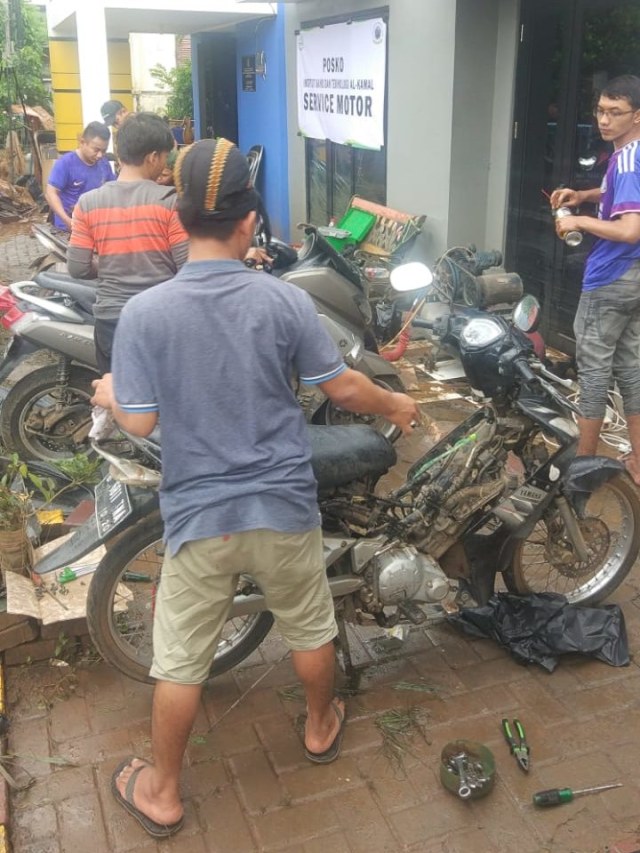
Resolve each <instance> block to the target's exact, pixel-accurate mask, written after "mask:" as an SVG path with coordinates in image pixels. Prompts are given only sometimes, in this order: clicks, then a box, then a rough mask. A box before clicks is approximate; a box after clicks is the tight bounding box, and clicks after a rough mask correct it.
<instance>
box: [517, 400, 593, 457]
mask: <svg viewBox="0 0 640 853" xmlns="http://www.w3.org/2000/svg"><path fill="white" fill-rule="evenodd" d="M516 405H517V407H518V408H519V409H520V410H521V411H522V412H523V413H524V414H525V415H526V416H527V417H529V418H531V420H532V421H535V422H536V423H538V424H540V425H541V426H543V427H544V429H545V430H546V431H547V432H550V433H552V435H554V436H555V437H556V438H557V439H558V440H559V441H560V443H561V444H562V445H567V444H568V443H571V442H574V441H577V438H578V426H577V424H576V422H575V421H574V420H573V418H571V417H570V416H569V415H568V414H567V412H564V411H561V410H560V409H556V408H553V407H552V405H551V403H550V401H549V400H548V399H547V398H546V397H542V396H540V397H538V396H535V395H533V394H532V395H527V396H521V397H520V398H519V399H518V400H517V402H516Z"/></svg>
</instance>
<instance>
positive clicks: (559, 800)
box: [533, 782, 622, 806]
mask: <svg viewBox="0 0 640 853" xmlns="http://www.w3.org/2000/svg"><path fill="white" fill-rule="evenodd" d="M621 787H622V782H616V783H614V784H613V785H599V786H598V787H596V788H581V789H580V790H578V791H573V790H572V789H571V788H550V789H549V790H548V791H538V793H537V794H534V795H533V804H534V805H535V806H561V805H562V804H563V803H570V802H571V800H573V799H575V798H576V797H584V796H585V795H586V794H596V793H597V792H598V791H608V790H609V789H610V788H621Z"/></svg>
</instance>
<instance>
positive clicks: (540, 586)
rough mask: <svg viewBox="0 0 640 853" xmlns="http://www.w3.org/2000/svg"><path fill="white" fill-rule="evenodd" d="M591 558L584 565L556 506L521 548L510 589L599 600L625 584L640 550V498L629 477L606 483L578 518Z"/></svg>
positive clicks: (511, 570)
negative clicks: (565, 532)
mask: <svg viewBox="0 0 640 853" xmlns="http://www.w3.org/2000/svg"><path fill="white" fill-rule="evenodd" d="M578 524H579V526H580V529H581V531H582V535H583V538H584V539H585V542H586V544H587V548H588V550H589V554H590V558H589V560H588V561H587V562H586V563H581V562H579V561H578V560H577V559H575V556H574V555H573V554H572V551H571V546H570V545H569V544H568V543H567V542H566V539H565V538H564V523H563V522H562V520H561V519H560V517H559V513H558V511H557V510H554V509H553V508H552V510H551V512H550V513H547V515H546V517H545V518H544V519H541V520H540V521H539V522H538V524H536V526H535V527H534V529H533V530H532V532H531V533H530V535H529V536H528V538H527V539H526V540H524V541H522V542H521V543H520V545H519V547H518V549H517V550H516V552H515V554H514V556H513V560H512V563H511V566H510V568H509V570H508V571H507V572H505V574H504V581H505V584H506V586H507V589H508V590H509V591H510V592H513V593H517V594H518V595H527V594H530V593H536V592H557V593H561V594H562V595H564V596H565V597H566V598H567V600H568V601H569V602H570V603H571V604H595V603H597V602H600V601H603V600H604V599H605V598H607V596H609V595H611V593H612V592H613V591H614V590H615V589H617V588H618V586H620V584H621V583H622V581H623V580H624V579H625V577H626V576H627V574H628V573H629V571H630V569H631V567H632V566H633V564H634V562H635V560H636V557H637V556H638V550H639V549H640V497H639V496H638V493H637V492H636V490H635V489H634V487H633V485H632V484H631V482H630V480H629V479H628V478H627V477H626V476H625V475H618V476H616V477H614V478H613V479H611V480H608V481H607V482H606V483H603V484H602V485H601V486H600V487H599V488H597V489H596V490H595V491H594V492H593V493H592V494H591V496H590V498H589V500H588V501H587V506H586V517H585V519H584V520H580V519H578Z"/></svg>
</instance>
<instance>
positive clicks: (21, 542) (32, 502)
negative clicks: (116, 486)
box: [0, 453, 102, 574]
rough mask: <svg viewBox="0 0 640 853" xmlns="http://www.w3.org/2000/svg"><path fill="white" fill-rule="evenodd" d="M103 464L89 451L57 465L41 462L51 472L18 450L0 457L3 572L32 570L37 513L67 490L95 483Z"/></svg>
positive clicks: (0, 553) (38, 528) (36, 535)
mask: <svg viewBox="0 0 640 853" xmlns="http://www.w3.org/2000/svg"><path fill="white" fill-rule="evenodd" d="M101 464H102V460H101V459H95V460H91V459H88V458H87V456H86V455H85V454H77V455H76V456H74V458H73V459H66V460H62V461H60V462H58V463H57V465H55V466H53V465H49V466H47V465H45V464H44V463H37V467H38V468H40V470H41V471H42V470H43V469H44V471H45V472H46V474H49V475H50V476H45V474H44V473H43V474H38V473H36V471H35V470H34V469H33V468H29V466H28V465H27V464H26V463H25V462H23V461H22V460H20V459H19V458H18V455H17V454H16V453H14V454H12V455H11V456H9V457H0V471H1V472H2V476H0V569H1V570H2V572H3V573H4V572H5V571H7V570H9V571H19V572H24V573H25V574H28V573H29V569H30V567H31V558H32V547H31V540H32V539H35V538H37V537H38V535H39V531H40V524H39V522H38V519H37V515H38V514H39V513H40V512H41V510H43V508H44V507H47V506H52V505H55V504H56V502H57V501H58V499H59V498H60V497H61V496H62V495H63V494H64V493H65V492H69V493H70V494H73V490H74V489H77V487H79V486H85V485H88V484H91V483H95V482H96V480H97V479H98V478H99V468H100V465H101ZM34 465H35V463H34ZM43 523H45V522H43ZM45 524H46V523H45ZM53 526H54V527H55V526H56V525H53ZM43 529H46V528H43Z"/></svg>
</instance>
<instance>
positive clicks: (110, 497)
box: [95, 476, 132, 539]
mask: <svg viewBox="0 0 640 853" xmlns="http://www.w3.org/2000/svg"><path fill="white" fill-rule="evenodd" d="M95 494H96V523H97V525H98V533H99V534H100V538H101V539H103V538H104V537H105V536H107V535H108V534H109V533H110V532H111V531H112V530H114V528H116V527H117V526H118V525H119V524H120V523H121V522H122V521H124V520H125V518H128V517H129V516H130V515H131V513H132V508H131V498H130V497H129V489H128V488H127V487H126V485H125V484H124V483H120V482H118V480H114V479H113V477H110V476H106V477H105V478H104V480H102V481H101V482H100V483H98V485H97V486H96V493H95Z"/></svg>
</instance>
